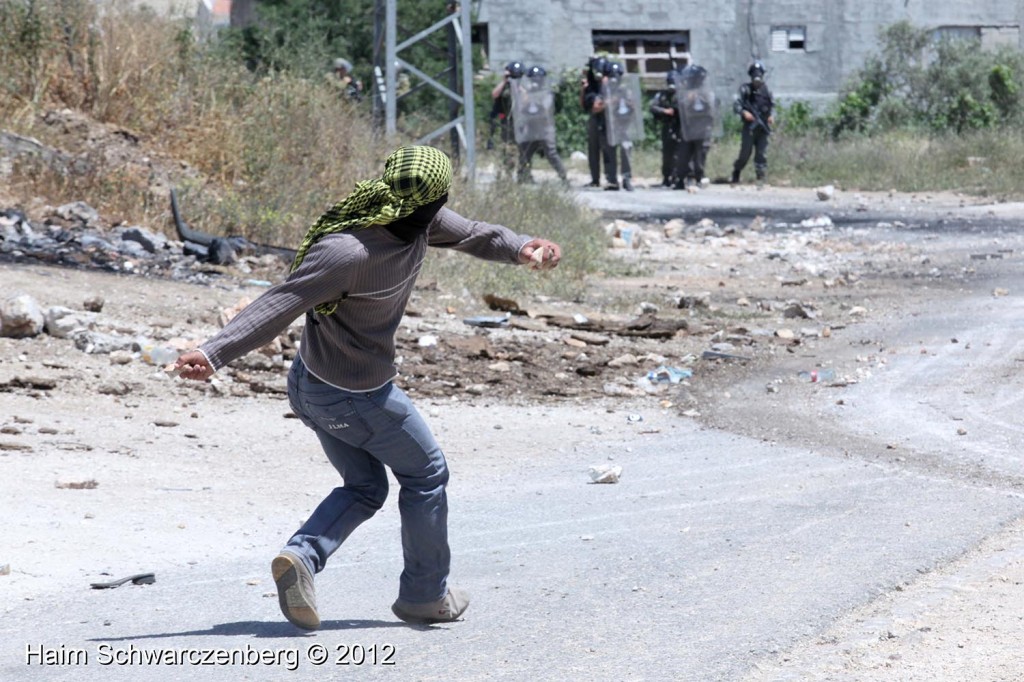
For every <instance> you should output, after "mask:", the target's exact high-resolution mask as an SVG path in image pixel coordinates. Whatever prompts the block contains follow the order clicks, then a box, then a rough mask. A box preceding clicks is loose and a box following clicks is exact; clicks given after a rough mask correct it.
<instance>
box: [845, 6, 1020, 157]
mask: <svg viewBox="0 0 1024 682" xmlns="http://www.w3.org/2000/svg"><path fill="white" fill-rule="evenodd" d="M879 40H880V43H881V52H880V54H877V55H871V56H870V57H869V58H868V59H867V60H866V61H865V65H864V67H863V68H861V69H860V70H859V71H858V72H857V73H856V74H855V75H854V76H853V77H852V78H851V79H850V80H849V81H848V82H847V83H846V84H845V86H844V87H843V89H842V91H841V93H840V97H839V100H838V101H837V102H836V104H835V105H834V106H833V107H832V108H831V110H830V111H829V112H828V113H827V114H826V116H825V119H826V121H827V127H828V128H829V129H830V130H831V132H832V135H833V137H839V136H842V135H844V134H848V133H859V132H867V133H874V132H879V131H886V130H895V129H899V128H903V129H931V130H935V131H946V130H949V131H954V132H963V131H965V130H976V129H981V128H990V127H994V126H1001V125H1013V124H1015V123H1016V122H1017V121H1019V120H1020V118H1021V108H1022V107H1024V97H1022V96H1021V91H1022V86H1024V54H1022V53H1021V52H1020V51H1018V50H1013V49H1010V48H1002V49H999V50H995V51H990V50H981V49H979V48H980V45H979V43H978V42H977V41H973V40H963V39H942V40H939V41H937V42H936V41H933V40H932V37H931V32H930V31H928V30H926V29H917V28H914V27H913V26H911V25H910V24H909V23H907V22H900V23H897V24H893V25H892V26H889V27H886V28H885V29H883V30H882V31H881V33H880V36H879Z"/></svg>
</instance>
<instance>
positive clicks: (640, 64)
mask: <svg viewBox="0 0 1024 682" xmlns="http://www.w3.org/2000/svg"><path fill="white" fill-rule="evenodd" d="M592 39H593V43H594V52H595V53H597V52H600V53H607V54H608V56H609V57H610V58H612V59H614V60H615V61H619V62H622V65H623V67H624V68H625V69H626V72H627V73H636V74H640V76H641V77H643V76H660V77H663V76H664V75H665V74H666V73H668V72H669V71H672V70H673V69H676V68H681V67H683V66H685V65H686V64H688V63H689V61H690V52H689V50H690V33H689V31H594V32H593V34H592Z"/></svg>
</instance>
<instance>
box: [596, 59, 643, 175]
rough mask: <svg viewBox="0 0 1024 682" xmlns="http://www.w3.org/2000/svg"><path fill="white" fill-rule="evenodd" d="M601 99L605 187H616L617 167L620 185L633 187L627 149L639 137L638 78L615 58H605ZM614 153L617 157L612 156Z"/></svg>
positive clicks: (641, 131) (641, 132) (640, 125)
mask: <svg viewBox="0 0 1024 682" xmlns="http://www.w3.org/2000/svg"><path fill="white" fill-rule="evenodd" d="M602 96H603V98H604V101H605V108H604V113H605V137H604V141H603V142H604V144H603V153H602V156H603V157H604V171H605V178H606V179H607V181H608V184H606V185H605V187H604V188H605V189H606V190H617V189H619V187H620V185H619V174H618V171H619V168H621V169H622V185H621V187H622V189H624V190H626V191H627V192H632V191H633V180H632V175H633V172H632V168H631V166H630V158H629V157H630V152H631V150H632V148H633V141H634V140H640V139H642V138H643V134H644V132H643V125H644V123H643V112H642V111H641V109H640V81H639V79H638V78H637V77H636V74H627V73H626V70H625V69H624V68H623V66H622V64H620V63H619V62H608V65H607V67H606V68H605V79H604V83H603V85H602ZM616 155H617V156H618V159H616Z"/></svg>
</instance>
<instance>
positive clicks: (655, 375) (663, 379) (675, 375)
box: [647, 365, 693, 384]
mask: <svg viewBox="0 0 1024 682" xmlns="http://www.w3.org/2000/svg"><path fill="white" fill-rule="evenodd" d="M692 376H693V370H692V369H679V368H678V367H666V366H665V365H661V366H660V367H658V368H657V369H652V370H651V371H650V372H648V373H647V380H648V381H650V382H651V383H654V384H678V383H679V382H680V381H682V380H683V379H689V378H690V377H692Z"/></svg>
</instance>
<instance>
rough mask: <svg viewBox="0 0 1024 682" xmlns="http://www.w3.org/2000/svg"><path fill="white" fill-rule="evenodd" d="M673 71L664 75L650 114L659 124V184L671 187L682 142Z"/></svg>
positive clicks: (652, 101)
mask: <svg viewBox="0 0 1024 682" xmlns="http://www.w3.org/2000/svg"><path fill="white" fill-rule="evenodd" d="M676 77H677V73H676V71H675V69H673V70H672V71H669V72H668V73H667V74H665V89H664V90H659V91H658V92H656V93H655V94H654V98H653V99H652V100H651V106H650V110H651V114H652V115H653V116H654V120H655V121H657V122H658V123H660V124H661V184H662V185H663V186H665V187H671V186H672V185H673V184H674V183H675V178H676V155H677V154H678V151H679V143H680V142H681V141H682V137H680V129H679V111H678V110H677V109H676Z"/></svg>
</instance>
